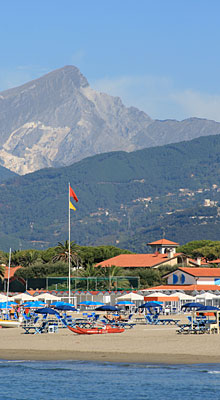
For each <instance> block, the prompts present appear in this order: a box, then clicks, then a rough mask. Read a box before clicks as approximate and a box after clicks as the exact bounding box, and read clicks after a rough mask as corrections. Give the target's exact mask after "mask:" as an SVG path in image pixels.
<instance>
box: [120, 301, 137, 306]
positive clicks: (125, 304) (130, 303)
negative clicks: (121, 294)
mask: <svg viewBox="0 0 220 400" xmlns="http://www.w3.org/2000/svg"><path fill="white" fill-rule="evenodd" d="M116 305H117V306H135V304H134V303H132V301H119V302H118V303H117V304H116Z"/></svg>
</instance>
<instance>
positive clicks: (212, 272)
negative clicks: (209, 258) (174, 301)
mask: <svg viewBox="0 0 220 400" xmlns="http://www.w3.org/2000/svg"><path fill="white" fill-rule="evenodd" d="M164 278H165V279H167V284H166V285H160V286H155V287H151V288H149V289H146V291H148V290H150V291H160V292H161V291H172V290H175V291H178V290H182V291H184V292H193V291H195V290H196V291H198V292H199V291H208V290H212V291H216V290H218V291H220V268H210V267H195V268H193V267H179V268H177V269H176V270H175V271H173V272H169V273H167V274H166V275H164Z"/></svg>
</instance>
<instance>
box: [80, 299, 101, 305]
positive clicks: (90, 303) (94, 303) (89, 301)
mask: <svg viewBox="0 0 220 400" xmlns="http://www.w3.org/2000/svg"><path fill="white" fill-rule="evenodd" d="M102 304H104V303H100V302H99V301H91V300H85V301H82V302H81V303H79V305H80V306H98V305H102Z"/></svg>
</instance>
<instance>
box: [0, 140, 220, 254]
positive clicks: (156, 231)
mask: <svg viewBox="0 0 220 400" xmlns="http://www.w3.org/2000/svg"><path fill="white" fill-rule="evenodd" d="M68 182H70V183H71V186H72V188H73V189H74V190H75V192H76V193H77V196H78V198H79V203H77V204H76V208H77V210H76V212H74V211H71V224H72V227H71V232H72V238H71V239H72V240H74V241H75V242H76V243H78V244H81V245H99V244H100V245H101V244H109V245H110V244H113V245H118V246H119V247H121V248H122V247H124V248H127V249H130V250H133V251H146V243H147V242H148V241H151V240H156V239H159V238H160V237H161V236H162V235H163V234H165V235H166V237H167V238H168V239H170V240H175V241H178V242H179V243H181V244H183V243H185V242H187V241H190V240H196V239H212V240H217V239H218V238H219V236H220V217H219V214H220V212H219V207H218V206H219V205H220V136H219V135H216V136H208V137H202V138H198V139H195V140H192V141H190V142H182V143H177V144H172V145H166V146H162V147H155V148H148V149H144V150H139V151H135V152H132V153H126V152H111V153H104V154H101V155H97V156H94V157H90V158H87V159H84V160H82V161H80V162H77V163H75V164H73V165H71V166H69V167H64V168H58V169H50V168H49V169H44V170H40V171H37V172H34V173H32V174H28V175H25V176H20V177H16V178H15V179H13V180H12V181H9V182H8V183H7V184H6V185H1V186H0V198H1V201H0V228H1V229H0V231H1V233H0V248H1V249H5V250H8V247H9V246H11V247H12V248H31V247H32V248H41V247H43V248H45V247H48V246H50V245H55V244H57V242H58V241H64V240H66V239H67V238H68ZM205 200H206V201H205ZM208 200H209V201H208ZM204 205H205V206H204Z"/></svg>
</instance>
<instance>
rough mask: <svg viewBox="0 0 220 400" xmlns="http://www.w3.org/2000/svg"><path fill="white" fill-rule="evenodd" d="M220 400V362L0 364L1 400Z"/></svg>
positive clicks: (32, 362)
mask: <svg viewBox="0 0 220 400" xmlns="http://www.w3.org/2000/svg"><path fill="white" fill-rule="evenodd" d="M210 398H214V399H220V364H203V365H148V364H124V363H121V364H113V363H94V362H80V361H56V362H54V361H44V362H39V361H29V362H28V361H20V362H18V361H0V399H2V400H7V399H10V400H35V399H36V400H52V399H53V400H56V399H57V400H58V399H59V400H60V399H62V400H70V399H77V400H81V399H83V400H90V399H96V400H111V399H114V400H116V399H120V400H121V399H123V400H124V399H125V400H128V399H129V400H134V399H135V400H136V399H137V400H139V399H140V400H141V399H145V400H154V399H155V400H179V399H184V400H191V399H192V400H197V399H204V400H206V399H210Z"/></svg>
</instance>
